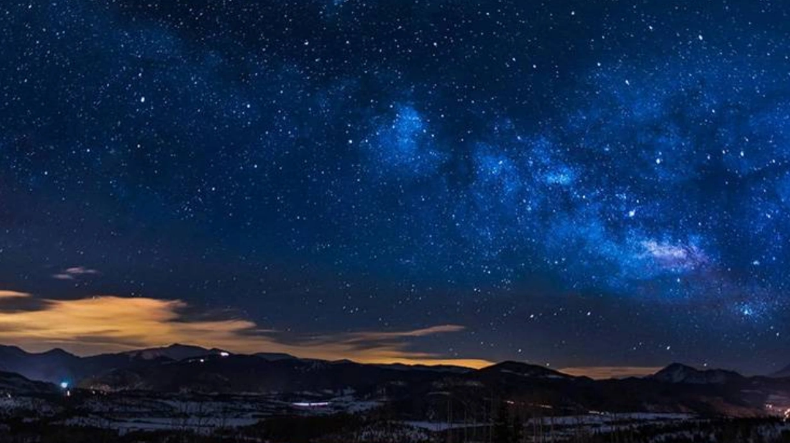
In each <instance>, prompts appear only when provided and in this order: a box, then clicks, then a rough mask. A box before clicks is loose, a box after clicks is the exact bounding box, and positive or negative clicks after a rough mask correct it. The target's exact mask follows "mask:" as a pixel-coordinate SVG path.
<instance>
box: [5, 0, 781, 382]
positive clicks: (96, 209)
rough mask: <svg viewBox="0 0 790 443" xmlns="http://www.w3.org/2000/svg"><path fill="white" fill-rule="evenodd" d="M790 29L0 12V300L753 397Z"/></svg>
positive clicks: (82, 5)
mask: <svg viewBox="0 0 790 443" xmlns="http://www.w3.org/2000/svg"><path fill="white" fill-rule="evenodd" d="M787 20H788V17H787V11H786V10H785V8H783V7H782V5H781V4H780V3H777V2H771V1H759V2H755V1H731V2H714V1H699V2H680V1H670V2H667V1H663V0H662V1H658V0H640V1H637V2H631V3H630V4H624V3H620V2H611V1H603V0H596V1H559V2H548V1H546V2H520V1H507V0H499V1H494V0H481V1H475V2H469V1H456V0H433V1H432V0H407V1H398V2H393V1H383V0H380V1H375V0H373V1H362V0H344V1H328V0H301V1H271V0H254V1H241V0H223V1H214V0H211V1H209V0H177V1H138V0H98V1H88V0H56V1H52V2H35V1H33V2H18V1H10V2H7V3H6V4H3V5H2V6H0V43H1V44H0V55H2V59H3V60H4V63H3V65H2V66H0V121H1V122H2V125H0V167H1V168H2V174H1V175H0V201H2V202H3V204H2V205H0V263H2V265H0V282H3V284H4V285H6V286H7V287H0V289H8V290H18V291H25V292H34V291H35V292H39V293H43V294H46V295H47V296H48V297H50V298H64V299H73V298H79V297H84V296H85V295H87V294H92V293H113V294H120V295H127V296H145V297H153V298H170V297H173V296H177V297H179V298H183V299H186V300H188V301H189V302H190V303H191V304H193V305H200V306H203V307H204V308H206V309H218V310H223V311H225V312H231V313H232V315H234V316H238V317H242V318H245V319H251V320H252V321H255V322H256V323H258V324H261V325H265V326H266V327H271V328H273V329H277V330H278V331H283V332H284V333H287V332H289V331H293V332H294V333H299V334H310V333H352V332H354V331H359V330H372V329H378V330H383V331H389V330H420V329H421V328H426V327H429V326H431V325H438V324H458V325H463V326H464V329H463V330H462V331H461V330H459V331H457V332H456V333H455V334H453V335H451V336H442V337H441V338H436V337H430V336H425V337H423V336H420V337H419V340H418V341H419V343H415V344H414V346H415V347H416V348H419V350H424V351H426V352H430V353H432V354H436V355H442V356H446V357H463V358H483V359H488V360H498V359H505V358H518V359H526V360H530V361H533V362H538V363H541V364H543V363H547V364H551V365H554V366H558V367H563V366H577V367H578V366H585V365H595V366H600V365H611V366H618V365H621V366H639V365H644V366H652V365H660V364H664V363H668V362H669V361H671V360H683V361H685V362H688V363H692V364H695V363H696V364H710V365H719V366H727V367H736V368H738V369H742V370H746V371H752V372H768V371H770V370H772V369H774V368H776V367H778V366H784V365H786V363H787V361H788V360H790V355H788V353H787V352H786V351H784V352H782V351H779V350H781V349H787V345H788V342H787V339H786V335H787V334H786V327H785V325H786V324H788V321H790V316H789V315H788V314H789V313H790V310H789V309H790V306H788V300H787V291H788V287H789V286H790V276H788V274H787V272H786V270H787V269H788V268H790V249H789V248H788V245H790V88H788V81H789V80H790V36H788V30H787V26H786V23H787ZM63 269H67V270H68V269H89V270H96V271H95V272H92V273H78V274H74V273H67V272H63V271H62V270H63ZM51 275H61V276H66V277H68V278H50V276H51ZM350 357H353V356H350Z"/></svg>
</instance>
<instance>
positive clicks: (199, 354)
mask: <svg viewBox="0 0 790 443" xmlns="http://www.w3.org/2000/svg"><path fill="white" fill-rule="evenodd" d="M0 370H3V371H13V372H18V373H20V374H22V375H24V376H27V377H28V378H34V379H40V380H48V381H53V382H56V383H57V382H59V381H61V380H64V379H69V380H73V382H74V383H73V385H74V386H76V387H77V388H78V389H80V388H82V389H89V390H90V391H95V390H102V391H108V392H115V393H124V392H130V391H136V392H151V393H161V394H166V395H174V394H179V393H185V392H187V393H200V394H213V393H217V394H267V395H268V394H274V393H276V394H277V395H294V396H304V395H309V396H313V397H324V398H331V397H332V396H336V395H340V394H343V395H344V393H347V392H353V393H354V395H355V396H356V397H357V398H368V399H375V398H381V397H386V398H388V399H389V401H390V402H391V405H392V407H393V408H394V409H395V410H396V411H397V410H399V411H401V412H403V413H406V414H410V413H411V412H413V411H415V410H416V411H420V410H425V409H426V408H428V407H429V405H430V404H431V402H442V401H443V402H447V401H448V399H452V401H454V402H459V406H458V407H467V405H470V404H473V405H482V404H486V402H488V403H490V402H491V401H494V399H497V400H496V401H502V400H507V401H509V402H512V403H513V404H523V405H526V406H529V407H533V408H535V407H537V408H545V409H546V410H551V411H552V413H555V414H564V413H572V414H580V413H584V414H586V413H588V412H589V411H610V412H615V413H616V412H634V411H646V412H673V413H694V414H700V415H708V416H737V417H748V416H758V415H761V414H763V413H764V412H765V410H764V408H765V405H766V404H768V403H770V402H772V401H773V400H772V399H776V398H790V379H780V378H770V377H744V376H742V375H740V374H738V373H736V372H732V371H725V370H718V369H712V370H699V369H696V368H693V367H690V366H686V365H682V364H679V363H674V364H671V365H669V366H667V367H666V368H664V369H662V370H660V371H658V372H657V373H656V374H654V375H652V376H648V377H644V378H628V379H622V380H617V379H611V380H592V379H590V378H587V377H574V376H571V375H568V374H563V373H562V372H559V371H555V370H553V369H550V368H547V367H545V366H538V365H532V364H527V363H521V362H514V361H507V362H503V363H499V364H496V365H492V366H489V367H486V368H483V369H480V370H472V369H468V368H458V367H453V366H440V367H429V366H408V365H373V364H359V363H355V362H352V361H347V360H342V361H333V362H329V361H321V360H313V359H300V358H297V357H294V356H291V355H285V354H266V353H264V354H254V355H242V354H232V353H229V352H225V351H221V350H218V349H205V348H201V347H196V346H186V345H172V346H167V347H163V348H152V349H144V350H140V351H132V352H124V353H119V354H104V355H97V356H92V357H78V356H75V355H72V354H69V353H67V352H65V351H62V350H53V351H50V352H44V353H37V354H36V353H27V352H25V351H23V350H21V349H19V348H15V347H0ZM4 376H5V377H6V378H8V377H12V378H11V379H10V380H12V381H14V383H15V384H17V385H21V386H23V387H24V386H28V385H27V384H25V383H33V385H30V386H31V388H30V389H33V390H35V389H45V388H44V386H50V387H51V385H46V384H40V385H39V384H35V383H36V382H32V381H30V380H27V382H23V381H20V380H25V379H24V378H22V377H19V378H13V376H10V375H4ZM2 380H3V378H2V377H0V383H2ZM14 383H12V384H14ZM119 395H121V394H119Z"/></svg>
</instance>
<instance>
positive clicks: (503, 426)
mask: <svg viewBox="0 0 790 443" xmlns="http://www.w3.org/2000/svg"><path fill="white" fill-rule="evenodd" d="M493 443H513V434H512V432H511V429H510V414H509V413H508V410H507V403H505V402H501V403H500V404H499V408H498V409H497V413H496V417H495V421H494V435H493Z"/></svg>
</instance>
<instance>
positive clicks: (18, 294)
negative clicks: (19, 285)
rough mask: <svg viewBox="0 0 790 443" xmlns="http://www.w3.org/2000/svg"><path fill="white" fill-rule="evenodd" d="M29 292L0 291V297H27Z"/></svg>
mask: <svg viewBox="0 0 790 443" xmlns="http://www.w3.org/2000/svg"><path fill="white" fill-rule="evenodd" d="M29 295H30V294H26V293H24V292H16V291H0V299H3V298H25V297H28V296H29Z"/></svg>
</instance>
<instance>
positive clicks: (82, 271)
mask: <svg viewBox="0 0 790 443" xmlns="http://www.w3.org/2000/svg"><path fill="white" fill-rule="evenodd" d="M98 274H99V271H97V270H95V269H90V268H86V267H84V266H75V267H71V268H67V269H64V270H62V271H61V272H59V273H57V274H53V275H52V278H54V279H56V280H76V279H77V278H78V277H81V276H85V275H98Z"/></svg>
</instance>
